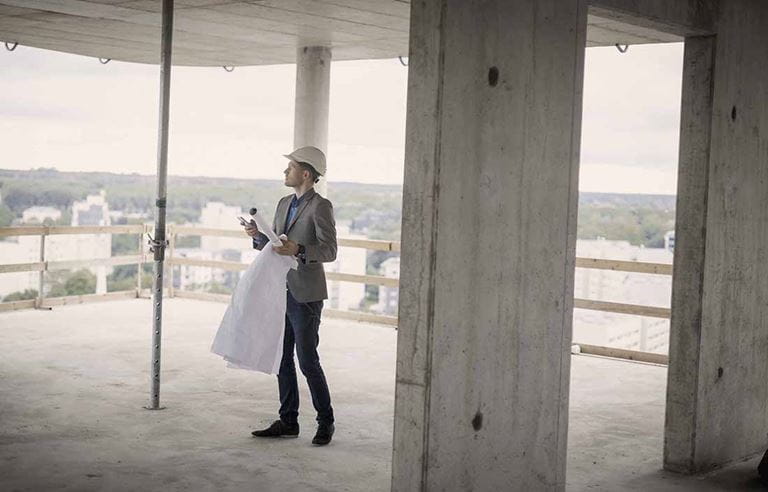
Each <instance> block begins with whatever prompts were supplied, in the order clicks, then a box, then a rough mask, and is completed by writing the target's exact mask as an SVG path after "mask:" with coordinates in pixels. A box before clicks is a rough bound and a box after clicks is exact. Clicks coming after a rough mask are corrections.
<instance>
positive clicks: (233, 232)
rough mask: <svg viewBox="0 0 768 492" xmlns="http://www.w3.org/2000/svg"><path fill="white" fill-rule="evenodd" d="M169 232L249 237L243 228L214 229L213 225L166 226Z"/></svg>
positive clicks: (185, 234) (183, 234)
mask: <svg viewBox="0 0 768 492" xmlns="http://www.w3.org/2000/svg"><path fill="white" fill-rule="evenodd" d="M168 233H169V234H177V235H180V236H221V237H238V238H242V239H249V238H248V235H247V234H246V233H245V231H244V230H243V229H215V228H213V227H190V226H177V225H169V226H168Z"/></svg>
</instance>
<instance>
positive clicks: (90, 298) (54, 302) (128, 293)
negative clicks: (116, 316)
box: [43, 289, 136, 307]
mask: <svg viewBox="0 0 768 492" xmlns="http://www.w3.org/2000/svg"><path fill="white" fill-rule="evenodd" d="M118 299H136V290H135V289H134V290H121V291H117V292H107V293H106V294H84V295H81V296H63V297H47V298H45V299H43V307H54V306H69V305H72V304H88V303H92V302H106V301H115V300H118Z"/></svg>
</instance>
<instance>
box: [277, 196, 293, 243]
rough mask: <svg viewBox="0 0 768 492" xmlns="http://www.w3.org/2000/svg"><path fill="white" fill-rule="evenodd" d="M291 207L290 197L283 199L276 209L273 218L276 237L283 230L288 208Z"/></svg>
mask: <svg viewBox="0 0 768 492" xmlns="http://www.w3.org/2000/svg"><path fill="white" fill-rule="evenodd" d="M290 206H291V199H290V197H287V198H283V199H282V201H281V202H280V204H279V205H278V207H277V212H276V217H275V234H277V235H278V236H279V235H280V234H282V233H283V231H284V230H285V219H286V218H288V207H290Z"/></svg>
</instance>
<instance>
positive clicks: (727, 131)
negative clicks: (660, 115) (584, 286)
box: [664, 0, 768, 473]
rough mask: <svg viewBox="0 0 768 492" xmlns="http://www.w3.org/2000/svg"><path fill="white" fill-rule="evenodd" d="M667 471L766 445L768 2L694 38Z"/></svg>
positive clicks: (728, 14)
mask: <svg viewBox="0 0 768 492" xmlns="http://www.w3.org/2000/svg"><path fill="white" fill-rule="evenodd" d="M683 79H684V85H683V108H682V118H681V121H682V132H681V142H680V149H681V154H680V171H679V183H678V212H677V228H676V245H675V248H676V251H675V272H674V277H673V288H672V324H671V336H670V354H669V358H670V360H669V364H670V365H669V380H668V388H667V415H666V424H665V449H664V466H665V468H667V469H670V470H675V471H680V472H686V473H692V472H699V471H704V470H708V469H711V468H713V467H717V466H720V465H724V464H727V463H729V462H732V461H734V460H738V459H740V458H743V457H746V456H749V455H752V454H755V453H758V452H761V451H764V450H765V447H766V445H768V383H766V381H768V83H766V81H767V80H768V3H766V2H760V1H753V0H729V1H726V2H720V12H719V21H718V31H717V36H716V38H691V39H687V40H686V54H685V70H684V76H683Z"/></svg>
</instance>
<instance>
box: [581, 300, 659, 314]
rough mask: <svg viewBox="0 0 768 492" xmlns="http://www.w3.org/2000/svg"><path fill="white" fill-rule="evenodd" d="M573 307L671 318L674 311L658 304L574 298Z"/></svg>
mask: <svg viewBox="0 0 768 492" xmlns="http://www.w3.org/2000/svg"><path fill="white" fill-rule="evenodd" d="M573 307H574V308H579V309H591V310H592V311H603V312H606V313H617V314H631V315H635V316H647V317H649V318H663V319H669V317H670V315H671V313H672V311H671V310H670V309H669V308H663V307H656V306H640V305H637V304H622V303H619V302H606V301H595V300H592V299H574V300H573Z"/></svg>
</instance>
